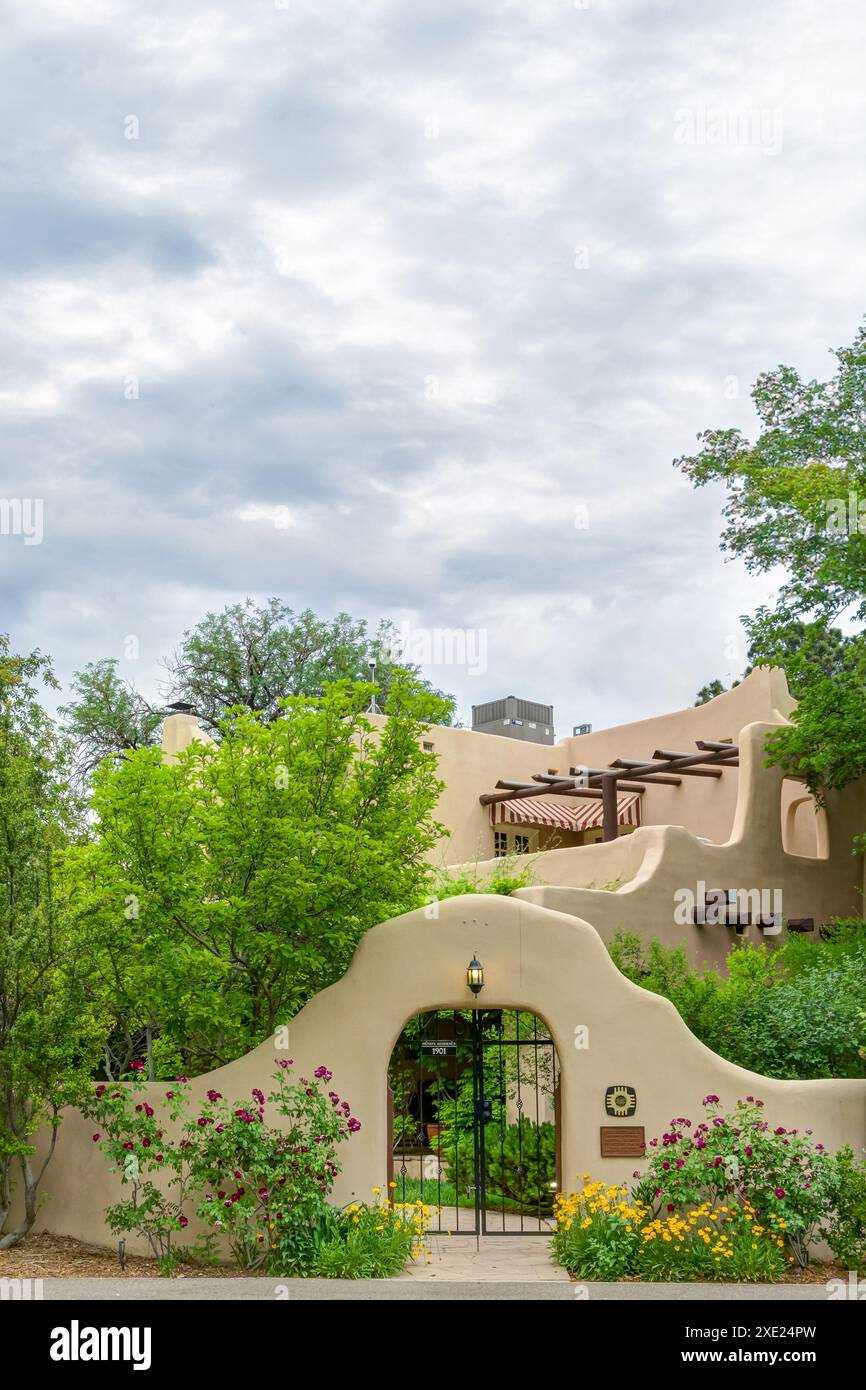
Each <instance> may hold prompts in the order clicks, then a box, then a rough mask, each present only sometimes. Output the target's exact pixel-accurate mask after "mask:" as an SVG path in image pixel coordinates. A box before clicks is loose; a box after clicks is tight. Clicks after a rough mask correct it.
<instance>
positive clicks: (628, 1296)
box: [10, 1277, 829, 1316]
mask: <svg viewBox="0 0 866 1390" xmlns="http://www.w3.org/2000/svg"><path fill="white" fill-rule="evenodd" d="M43 1292H44V1297H45V1300H46V1301H51V1302H56V1301H66V1302H70V1303H73V1304H75V1305H76V1308H75V1315H76V1316H77V1315H78V1314H79V1311H80V1310H82V1309H83V1307H84V1306H86V1305H87V1304H90V1303H94V1302H97V1303H98V1302H121V1303H123V1302H127V1301H134V1302H136V1303H149V1302H163V1301H169V1302H197V1301H205V1302H214V1303H231V1302H236V1301H243V1302H248V1301H253V1302H256V1301H258V1302H314V1303H315V1302H321V1301H340V1300H347V1299H348V1300H363V1301H366V1302H374V1303H378V1302H398V1303H407V1302H411V1303H416V1302H420V1301H425V1302H429V1301H433V1302H439V1301H447V1300H455V1299H457V1300H461V1301H465V1300H468V1301H479V1302H494V1303H495V1302H499V1301H505V1300H509V1301H516V1302H527V1301H529V1302H537V1301H539V1300H542V1301H544V1300H550V1299H553V1300H556V1301H558V1302H567V1303H575V1302H578V1303H581V1302H589V1303H593V1302H596V1303H597V1302H614V1303H616V1302H623V1303H634V1302H640V1301H642V1300H649V1301H658V1302H671V1301H675V1300H695V1301H697V1302H703V1303H719V1302H732V1303H751V1302H771V1303H775V1302H784V1303H799V1302H803V1301H808V1300H813V1301H825V1302H826V1301H827V1299H828V1297H829V1295H828V1293H827V1290H826V1289H825V1287H824V1285H823V1284H574V1283H572V1282H571V1281H570V1280H569V1281H568V1282H565V1283H563V1282H561V1281H560V1280H558V1279H542V1278H538V1277H535V1278H531V1279H528V1280H523V1281H517V1280H497V1279H490V1278H485V1279H484V1280H483V1281H482V1280H468V1279H460V1280H449V1279H447V1278H443V1279H442V1280H441V1281H438V1280H432V1279H418V1278H408V1279H407V1278H400V1279H46V1280H45V1281H44V1286H43ZM10 1307H11V1305H10Z"/></svg>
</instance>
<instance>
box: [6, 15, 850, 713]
mask: <svg viewBox="0 0 866 1390" xmlns="http://www.w3.org/2000/svg"><path fill="white" fill-rule="evenodd" d="M784 16H785V22H784V23H780V20H779V11H778V7H776V6H772V5H770V4H769V3H768V0H758V2H757V3H749V4H747V3H745V0H742V2H741V0H734V3H731V4H729V5H726V6H725V7H724V8H723V9H716V10H714V9H708V8H706V7H702V6H695V5H693V4H687V3H685V0H683V2H682V3H655V4H652V5H646V4H644V3H638V0H607V3H605V2H604V0H590V3H589V4H588V5H587V7H586V8H585V9H584V8H582V7H579V6H576V5H574V4H571V3H568V0H536V2H535V3H533V5H531V6H527V5H525V4H522V3H517V0H509V2H508V3H505V4H503V3H501V0H496V2H495V3H494V0H460V2H459V3H458V0H453V3H445V4H442V5H437V6H436V7H435V9H432V10H427V11H419V10H418V9H417V7H415V8H413V7H411V6H407V5H406V4H405V3H403V2H402V0H400V3H397V0H365V3H361V0H355V2H354V3H348V4H346V5H344V6H341V7H340V9H339V12H337V11H334V10H331V9H328V7H322V6H321V5H320V4H319V3H314V0H292V4H291V5H290V6H288V7H287V8H285V9H282V8H280V7H279V6H277V5H271V4H267V3H257V4H254V5H252V6H245V7H237V6H230V5H215V6H207V7H205V6H197V5H195V4H194V5H192V6H184V7H181V8H180V9H178V7H177V6H173V5H170V4H168V3H167V2H166V3H163V4H155V5H150V6H148V7H147V8H146V12H145V11H143V10H142V9H141V7H138V6H134V5H132V4H131V3H130V2H129V0H104V3H101V4H99V5H96V6H92V7H86V9H85V11H83V12H82V11H81V9H80V7H77V6H73V5H72V4H71V3H69V2H68V0H52V3H50V4H47V5H44V6H41V7H39V9H38V11H36V10H34V9H33V7H31V6H26V5H25V4H24V3H23V0H19V2H18V3H13V5H12V6H11V18H10V22H9V25H8V29H7V32H6V34H5V44H6V60H5V61H6V68H7V75H8V81H6V82H4V84H0V92H2V95H0V118H2V120H3V126H4V133H5V135H6V140H5V142H4V143H5V146H6V151H7V153H6V158H5V162H4V165H3V167H2V170H0V191H2V197H3V202H4V216H3V219H2V223H0V225H2V228H3V230H2V234H0V276H2V278H0V351H2V360H3V362H4V374H3V381H2V385H0V396H2V412H3V420H4V442H3V453H2V458H3V465H2V474H0V495H2V496H9V497H40V498H43V499H44V506H45V539H44V542H43V544H42V545H40V546H37V547H25V546H24V545H23V540H22V538H21V537H0V581H2V585H3V595H4V602H3V610H2V616H0V628H6V627H8V628H9V629H10V631H11V633H12V636H13V640H14V641H15V643H16V644H17V645H18V646H22V647H23V646H28V645H35V644H37V643H38V645H40V646H41V647H43V648H44V649H48V650H51V651H53V652H54V653H55V655H56V657H57V661H58V665H59V667H60V670H61V673H62V674H63V675H64V676H68V675H69V674H70V673H71V671H72V670H73V669H75V668H76V667H80V666H82V665H83V664H84V663H85V662H86V661H88V660H93V659H95V658H97V657H99V656H103V655H117V656H122V649H123V640H124V637H125V636H126V635H128V634H135V635H137V636H138V637H139V639H140V642H141V659H140V660H139V661H138V662H131V663H128V664H127V667H126V668H125V669H126V670H127V673H128V674H129V675H131V676H133V677H134V678H136V679H138V680H139V681H140V682H141V683H142V684H143V685H144V686H145V687H147V688H149V689H153V688H155V682H156V681H157V679H158V674H159V672H158V666H157V662H158V658H159V656H160V655H162V654H163V653H164V652H166V651H167V650H168V649H170V647H171V646H172V645H173V644H174V642H175V641H176V639H177V637H178V635H179V633H180V632H181V630H182V629H183V628H185V627H188V626H189V625H191V624H192V623H194V622H195V621H196V620H197V619H198V618H199V617H200V616H201V614H202V613H203V612H204V611H205V610H206V609H207V608H213V607H216V606H219V605H220V604H222V603H224V602H228V601H232V600H234V599H237V598H240V597H243V596H244V595H245V594H247V593H252V594H255V595H258V596H260V597H264V596H266V595H268V594H271V593H277V594H280V595H281V596H282V597H284V598H285V599H286V600H287V601H289V602H291V603H294V604H296V605H298V606H302V605H305V604H310V605H312V606H313V607H316V608H318V609H320V610H322V611H323V612H333V611H335V610H336V609H338V608H347V609H348V610H349V611H351V612H353V613H357V614H366V615H368V616H369V617H370V618H371V619H375V618H377V617H378V616H380V615H382V614H390V615H393V616H394V617H395V618H396V619H398V620H399V621H402V622H407V623H409V624H411V625H412V626H413V627H414V628H421V629H431V628H452V627H458V626H459V627H469V628H472V629H478V630H481V631H483V632H484V634H485V635H486V638H487V669H486V671H485V672H484V673H483V674H478V675H472V674H470V673H469V672H468V671H467V670H466V669H463V668H460V667H450V666H444V667H435V666H433V667H431V668H430V669H429V671H428V674H429V675H430V676H431V677H432V678H433V679H434V680H436V681H437V683H439V684H441V685H443V686H445V687H446V688H449V689H453V690H455V692H456V693H457V694H458V696H459V697H460V700H461V703H462V705H463V708H464V710H467V711H468V706H469V704H471V703H472V702H473V701H474V702H479V701H481V700H483V699H486V698H488V697H491V696H495V695H498V694H503V693H508V692H514V693H517V694H520V693H524V694H526V695H528V696H530V697H532V698H537V699H543V700H547V699H550V700H553V701H554V702H555V704H556V707H557V722H558V726H559V728H560V731H563V730H566V729H568V728H569V727H570V725H571V724H572V723H573V722H577V721H579V720H584V719H591V720H592V721H593V722H594V723H595V724H596V725H597V726H598V725H601V724H605V723H610V722H616V721H619V720H625V719H633V718H639V717H642V716H644V715H646V714H650V713H653V712H656V711H658V710H663V709H665V708H671V707H675V706H678V705H682V704H686V703H689V702H690V701H691V699H692V698H693V696H694V692H695V690H696V689H697V688H698V686H700V685H701V684H703V683H704V681H705V680H706V679H709V678H711V677H713V676H715V675H726V674H727V673H728V672H730V673H731V674H732V675H736V674H738V672H739V670H740V669H741V667H742V665H743V662H744V659H745V658H744V655H742V659H741V653H740V652H739V650H738V648H737V642H738V640H739V638H738V632H739V626H738V618H739V615H740V614H741V613H743V612H745V611H749V610H751V609H753V608H754V607H755V606H756V605H757V603H758V602H760V601H762V599H763V598H764V597H765V595H766V594H767V593H768V592H769V587H770V586H769V581H763V582H758V581H755V580H753V579H750V578H749V577H748V576H746V575H745V573H744V571H743V569H742V567H741V566H739V565H726V564H725V563H724V562H723V560H722V557H721V556H720V555H719V553H718V549H717V537H718V529H719V501H720V498H719V495H718V493H717V492H714V491H713V490H705V491H703V492H700V493H695V492H693V491H692V490H691V488H690V487H689V485H688V484H687V483H686V482H685V480H684V479H683V478H682V477H681V475H679V474H678V473H676V472H675V471H674V470H673V469H672V468H671V460H672V459H673V458H674V457H676V456H677V455H679V454H682V453H685V452H689V451H690V450H691V448H692V447H693V443H694V439H695V436H696V434H697V432H698V431H699V430H700V429H702V428H706V427H707V426H710V425H732V426H733V425H738V426H740V427H742V428H744V429H745V430H747V431H749V430H750V429H751V428H752V426H753V423H754V419H753V413H752V409H751V404H750V401H749V397H748V388H749V383H750V382H751V381H752V380H753V379H754V377H755V376H756V375H757V373H758V372H759V371H761V370H764V369H766V368H768V367H770V366H773V365H774V364H775V363H777V362H778V361H781V360H790V361H793V362H794V363H795V365H797V366H798V367H799V368H800V369H801V370H802V371H803V372H804V373H806V374H810V375H811V374H820V373H823V372H826V371H827V370H828V367H829V360H828V358H827V357H826V349H827V348H828V347H830V346H833V345H837V344H840V343H844V342H847V341H849V340H850V338H851V337H852V335H853V333H854V331H855V328H856V326H857V324H858V322H859V320H860V317H861V314H862V311H863V308H864V305H866V283H864V282H866V271H864V269H863V267H862V259H861V256H860V241H861V226H862V212H861V208H862V195H863V182H864V176H863V173H862V161H861V158H860V150H861V147H862V134H863V130H864V125H866V120H864V111H863V104H864V98H863V96H862V83H861V81H860V68H861V60H862V48H860V47H858V43H859V41H858V40H857V38H856V28H855V19H856V15H855V14H854V10H853V7H851V6H850V5H847V4H844V3H842V0H831V3H829V4H822V5H821V6H820V7H819V6H818V5H817V4H815V3H812V0H792V3H790V4H788V5H787V6H786V7H785V10H784ZM819 31H820V38H821V43H820V45H818V44H817V43H816V42H815V36H816V34H817V33H818V32H819ZM130 118H134V122H133V126H132V127H131V126H130ZM134 123H137V127H136V126H135V124H134ZM129 133H133V134H137V137H138V138H135V139H128V138H127V135H128V134H129ZM719 137H721V138H719ZM576 519H577V520H578V521H579V524H578V525H575V521H576ZM581 519H582V520H581Z"/></svg>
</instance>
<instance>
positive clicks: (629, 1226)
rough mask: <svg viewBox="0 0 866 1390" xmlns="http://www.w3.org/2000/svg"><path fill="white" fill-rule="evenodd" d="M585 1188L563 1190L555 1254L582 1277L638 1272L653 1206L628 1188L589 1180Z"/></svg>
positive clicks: (608, 1278) (618, 1276)
mask: <svg viewBox="0 0 866 1390" xmlns="http://www.w3.org/2000/svg"><path fill="white" fill-rule="evenodd" d="M588 1176H589V1175H588V1174H586V1175H585V1176H584V1185H583V1187H582V1188H581V1190H580V1191H579V1192H572V1193H564V1192H561V1193H557V1196H556V1200H555V1202H554V1218H555V1222H556V1228H555V1231H554V1235H553V1241H552V1247H553V1257H554V1259H555V1260H557V1261H558V1263H559V1264H561V1265H562V1266H563V1268H565V1269H567V1270H568V1272H569V1274H573V1275H574V1276H575V1278H577V1279H598V1280H600V1281H602V1282H605V1281H607V1282H610V1281H613V1280H616V1279H622V1278H624V1277H625V1276H626V1275H629V1274H634V1272H635V1270H636V1269H637V1261H638V1256H639V1251H640V1229H641V1224H642V1222H643V1221H644V1220H645V1218H646V1216H647V1208H646V1206H644V1205H643V1204H642V1203H640V1202H634V1201H631V1200H630V1199H629V1196H628V1191H627V1189H626V1188H625V1187H617V1186H614V1185H610V1184H607V1183H603V1182H589V1181H588Z"/></svg>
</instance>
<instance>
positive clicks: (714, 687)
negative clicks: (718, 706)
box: [695, 679, 727, 705]
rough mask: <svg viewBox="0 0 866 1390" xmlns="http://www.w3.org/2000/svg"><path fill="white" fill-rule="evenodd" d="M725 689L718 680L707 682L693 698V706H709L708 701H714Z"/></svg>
mask: <svg viewBox="0 0 866 1390" xmlns="http://www.w3.org/2000/svg"><path fill="white" fill-rule="evenodd" d="M726 689H727V687H726V686H724V685H723V684H722V682H721V681H720V680H718V679H717V680H713V681H708V683H707V684H706V685H702V686H701V688H700V690H699V691H698V693H697V695H696V696H695V704H696V705H706V704H709V702H710V700H715V698H716V696H717V695H724V693H725V690H726Z"/></svg>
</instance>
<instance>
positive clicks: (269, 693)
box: [60, 598, 454, 779]
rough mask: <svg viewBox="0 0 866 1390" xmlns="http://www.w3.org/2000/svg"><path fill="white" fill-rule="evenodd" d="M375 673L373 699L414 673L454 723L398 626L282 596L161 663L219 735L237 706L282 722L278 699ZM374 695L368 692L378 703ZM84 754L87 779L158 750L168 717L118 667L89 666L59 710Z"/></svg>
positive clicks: (186, 640) (190, 640)
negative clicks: (133, 755)
mask: <svg viewBox="0 0 866 1390" xmlns="http://www.w3.org/2000/svg"><path fill="white" fill-rule="evenodd" d="M371 663H372V664H373V666H374V668H375V681H376V687H377V689H376V691H375V695H376V700H377V703H378V705H379V706H380V707H381V706H383V705H385V704H386V703H387V700H388V695H389V691H390V689H391V685H392V684H393V682H394V681H395V680H396V679H402V678H403V677H405V676H406V675H407V674H410V675H412V676H414V677H415V681H416V684H417V685H418V686H419V688H423V689H425V690H428V691H429V692H430V694H431V695H435V696H437V697H438V705H437V710H438V714H437V718H436V720H435V722H436V723H438V724H451V723H452V722H453V718H454V700H453V698H452V697H451V696H450V695H445V694H443V693H442V691H440V690H435V689H434V688H433V686H431V685H430V683H429V682H428V681H424V680H422V679H421V678H420V674H419V671H418V668H417V667H416V666H413V665H412V664H411V663H408V662H405V661H403V660H402V659H401V654H400V642H399V637H398V633H397V631H396V629H395V628H394V625H393V624H392V623H390V622H388V621H385V620H383V621H382V622H381V623H380V624H379V626H378V628H377V630H376V632H375V634H370V633H369V632H368V630H367V624H366V623H365V622H364V621H363V620H360V621H359V620H355V619H353V618H350V617H349V615H348V614H347V613H338V614H337V616H336V617H335V618H332V619H323V618H318V617H317V616H316V615H315V613H313V612H311V610H310V609H309V608H307V609H305V610H304V611H303V612H301V613H295V612H293V611H292V609H291V608H289V607H287V605H286V604H284V603H282V602H281V600H280V599H277V598H272V599H269V600H268V601H267V603H265V604H262V605H258V604H256V603H254V601H253V600H252V599H249V598H248V599H246V600H245V602H243V603H235V604H229V605H227V606H226V607H225V608H223V609H222V610H221V612H219V613H208V614H206V616H205V617H204V618H203V619H202V621H201V622H200V623H197V624H196V626H195V627H193V628H190V629H189V630H188V631H187V632H185V633H184V635H183V640H182V641H181V643H180V645H179V646H178V648H177V649H176V651H175V652H174V653H173V654H172V656H170V657H169V658H167V659H166V660H165V661H164V662H163V666H164V668H165V671H166V689H165V691H164V694H165V695H166V698H167V699H170V700H171V701H172V702H173V703H178V704H187V705H190V706H191V707H192V709H193V710H194V711H195V713H196V715H197V716H198V718H199V719H200V721H201V723H202V724H203V725H204V727H205V728H206V729H208V730H209V731H210V732H211V733H212V734H213V735H215V736H216V737H217V738H219V737H221V729H222V725H223V722H224V720H225V717H226V715H227V713H228V711H229V710H230V709H234V708H236V707H237V706H243V708H245V709H248V710H252V711H253V712H254V713H256V714H261V715H263V716H264V717H265V718H267V719H276V718H279V717H280V713H281V701H282V700H284V699H287V698H289V697H291V696H303V695H319V694H321V692H322V690H323V689H324V686H325V685H326V684H327V683H329V682H330V683H332V682H334V681H340V680H350V681H368V680H369V679H370V674H371ZM372 694H373V692H372V691H371V697H372ZM60 713H61V715H62V717H63V718H64V719H65V721H66V728H67V729H68V731H69V733H70V734H71V736H72V737H73V739H74V740H75V743H76V746H77V749H78V774H79V777H81V778H82V779H87V778H89V776H90V775H91V774H92V773H93V772H94V770H95V769H96V767H97V766H98V765H99V763H100V762H101V761H102V759H103V758H106V757H113V756H117V755H118V754H121V753H126V752H130V751H134V750H135V749H138V748H149V747H153V746H154V745H155V744H156V743H157V742H158V741H159V731H160V726H161V724H162V721H163V718H164V716H165V710H164V709H161V708H159V707H158V706H156V705H153V704H151V703H150V702H149V701H148V700H146V699H145V698H144V696H143V695H141V694H140V693H139V691H138V690H136V688H135V686H134V685H133V684H132V682H130V681H125V680H122V679H121V677H120V676H119V675H118V671H117V661H116V660H113V659H108V658H105V659H103V660H101V661H94V662H90V663H89V664H88V665H87V666H85V667H84V669H83V670H82V671H78V672H76V674H75V677H74V679H73V683H72V699H70V700H69V701H67V703H66V704H65V705H63V706H62V707H61V711H60Z"/></svg>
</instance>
